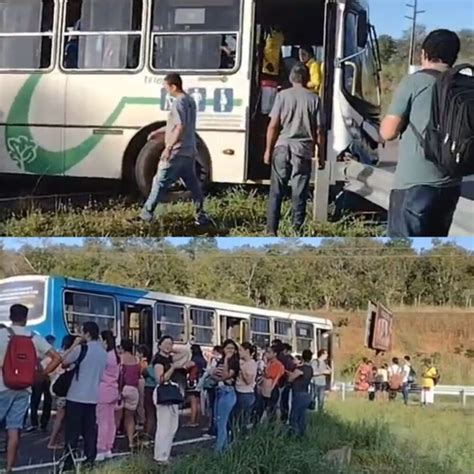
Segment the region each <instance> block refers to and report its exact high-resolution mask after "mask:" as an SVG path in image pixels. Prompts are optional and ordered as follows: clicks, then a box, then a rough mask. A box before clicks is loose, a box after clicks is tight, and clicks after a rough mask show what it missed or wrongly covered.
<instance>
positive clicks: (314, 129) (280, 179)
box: [264, 64, 323, 236]
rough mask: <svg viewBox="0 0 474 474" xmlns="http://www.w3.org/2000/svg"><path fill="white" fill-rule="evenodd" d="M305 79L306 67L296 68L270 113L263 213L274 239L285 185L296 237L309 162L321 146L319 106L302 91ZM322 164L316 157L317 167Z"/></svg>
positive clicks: (302, 213) (303, 213)
mask: <svg viewBox="0 0 474 474" xmlns="http://www.w3.org/2000/svg"><path fill="white" fill-rule="evenodd" d="M308 78H309V73H308V69H307V68H306V66H304V65H303V64H297V65H296V66H295V67H294V68H293V69H292V71H291V74H290V81H291V84H292V87H291V88H290V89H286V90H284V91H281V92H280V93H279V94H278V95H277V98H276V100H275V104H274V105H273V109H272V111H271V113H270V124H269V125H268V129H267V145H266V150H265V155H264V161H265V163H266V164H271V168H272V171H271V184H270V196H269V201H268V210H267V232H268V233H269V234H270V235H275V236H276V235H277V232H278V226H279V223H280V215H281V204H282V201H283V196H284V194H285V191H286V187H287V185H288V183H290V184H291V194H292V208H293V219H292V220H293V228H294V230H295V231H296V232H297V233H299V232H300V231H301V227H302V226H303V223H304V220H305V217H306V202H307V199H308V189H309V181H310V178H311V167H312V158H313V156H314V152H315V146H316V145H320V144H321V143H322V133H321V130H322V128H321V127H322V121H321V115H322V113H321V102H320V100H319V97H318V96H317V95H316V94H314V93H312V92H311V91H309V90H308V89H306V88H305V85H306V84H307V83H308ZM318 149H320V146H318ZM322 164H323V163H322V160H321V156H320V163H319V165H320V166H322Z"/></svg>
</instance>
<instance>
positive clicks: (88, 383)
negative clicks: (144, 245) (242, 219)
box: [0, 305, 331, 472]
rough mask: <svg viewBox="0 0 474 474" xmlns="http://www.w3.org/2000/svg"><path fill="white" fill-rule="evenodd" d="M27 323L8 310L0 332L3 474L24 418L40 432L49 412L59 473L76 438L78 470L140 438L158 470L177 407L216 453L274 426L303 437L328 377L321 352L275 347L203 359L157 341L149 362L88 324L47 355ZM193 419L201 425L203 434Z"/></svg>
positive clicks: (237, 349)
mask: <svg viewBox="0 0 474 474" xmlns="http://www.w3.org/2000/svg"><path fill="white" fill-rule="evenodd" d="M27 315H28V309H27V308H26V307H25V306H23V305H14V306H12V307H11V309H10V319H11V325H10V327H2V328H0V366H1V367H2V370H1V371H0V423H2V422H3V423H4V428H6V431H7V435H8V444H7V472H11V470H12V468H13V466H14V464H15V460H16V456H17V450H18V446H19V439H20V432H21V431H22V430H24V429H25V427H26V426H27V418H28V413H29V414H30V427H29V428H28V431H30V432H34V431H36V430H39V429H41V430H43V431H47V430H48V429H49V423H50V416H51V407H52V406H53V405H54V406H55V408H56V415H55V417H54V421H53V424H52V427H51V435H50V439H49V444H48V448H50V449H54V450H63V458H62V459H63V470H64V471H67V470H72V469H73V468H74V467H75V464H76V461H77V459H78V450H77V448H78V443H79V440H80V438H82V440H83V451H84V457H85V461H84V465H85V466H92V465H93V464H94V463H95V462H97V461H102V460H105V459H108V458H110V457H112V450H113V449H114V445H115V443H116V438H117V436H120V435H123V436H125V438H126V440H127V441H128V446H129V448H130V449H132V450H133V449H134V448H135V447H137V443H138V441H139V440H140V441H141V442H142V440H143V436H144V437H145V441H143V442H144V443H146V444H154V459H155V460H156V461H157V462H158V463H160V464H167V463H168V462H169V458H170V453H171V448H172V445H173V441H174V438H175V435H176V432H177V430H178V427H179V423H180V412H181V409H182V408H183V407H184V406H187V404H189V412H190V414H189V423H188V424H187V426H189V427H193V428H197V427H200V428H202V429H204V430H205V431H206V432H207V433H206V436H209V437H215V438H216V441H215V450H216V452H218V453H222V452H224V451H225V450H226V449H227V448H228V446H229V444H230V443H231V441H232V440H233V439H234V438H235V437H236V436H238V435H245V434H246V433H247V432H248V430H249V428H251V427H252V426H254V425H255V424H258V423H261V422H263V421H265V420H267V421H269V422H273V421H276V420H278V419H279V420H280V421H281V422H282V423H283V424H288V425H289V426H288V429H289V430H290V432H291V433H293V434H294V435H296V436H303V435H304V434H305V430H306V423H307V411H308V410H309V409H323V407H324V398H325V395H324V394H325V391H326V389H327V387H328V380H329V379H330V375H331V368H330V366H329V364H328V361H327V359H328V353H327V351H325V350H320V351H319V353H318V354H317V358H316V359H313V354H312V352H311V351H310V350H308V349H306V350H304V351H303V352H302V354H301V356H297V357H294V356H292V347H291V346H290V345H289V344H287V343H283V342H282V341H281V340H278V339H276V340H274V341H273V342H272V344H271V345H270V346H269V347H267V348H266V349H265V350H259V349H257V347H256V346H254V345H253V344H252V343H250V342H243V343H242V344H240V345H238V344H237V343H236V342H235V341H234V340H232V339H227V340H226V341H224V343H223V344H222V345H221V346H216V347H214V349H213V351H212V354H210V356H209V357H208V358H207V359H206V357H205V356H204V354H203V352H202V349H201V347H200V346H199V345H197V344H188V345H182V344H180V345H176V344H174V341H173V339H172V337H171V336H166V335H164V336H162V337H161V338H160V340H159V341H158V351H157V353H156V354H154V355H153V356H151V348H149V347H146V346H143V345H140V346H138V347H135V345H134V344H133V342H132V341H131V340H128V339H122V340H121V341H120V345H119V346H117V345H116V342H115V337H114V335H113V333H112V332H111V331H102V332H101V333H100V331H99V327H98V325H97V324H96V323H95V322H92V321H91V322H86V323H85V324H84V325H83V327H82V335H81V336H79V337H74V336H71V335H68V336H65V337H64V339H63V341H62V344H61V348H60V350H58V351H56V350H55V349H54V343H55V338H54V337H53V336H48V337H47V338H46V339H45V338H43V337H41V336H39V335H37V334H35V333H32V332H31V331H29V330H27V329H26V323H27ZM41 399H43V403H42V405H43V410H42V415H41V419H40V420H39V422H38V407H39V405H40V403H41ZM203 402H204V403H203ZM203 406H204V407H207V409H206V412H207V413H202V407H203ZM203 415H208V416H206V419H208V420H209V423H208V425H206V426H203V421H204V420H203ZM142 435H143V436H142Z"/></svg>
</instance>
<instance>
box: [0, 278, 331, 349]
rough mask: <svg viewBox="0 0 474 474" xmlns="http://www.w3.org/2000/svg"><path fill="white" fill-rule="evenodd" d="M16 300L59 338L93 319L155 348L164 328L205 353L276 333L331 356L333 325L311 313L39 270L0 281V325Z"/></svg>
mask: <svg viewBox="0 0 474 474" xmlns="http://www.w3.org/2000/svg"><path fill="white" fill-rule="evenodd" d="M16 303H21V304H24V305H26V306H27V307H28V308H29V315H28V326H29V327H31V329H32V330H34V331H36V332H38V333H39V334H41V335H43V336H46V335H47V334H53V335H54V336H56V338H57V340H58V341H60V340H61V339H62V338H63V337H64V336H65V335H66V334H78V333H79V332H80V329H81V326H82V324H83V323H84V322H86V321H95V322H96V323H97V324H98V325H99V327H100V329H101V330H104V329H110V330H112V331H113V332H114V333H115V334H116V335H117V338H118V341H120V339H124V338H127V339H131V340H132V341H133V342H134V344H136V345H139V344H146V345H147V346H148V347H150V348H152V350H153V351H156V348H157V344H156V343H157V341H158V339H159V338H160V337H161V335H163V334H169V335H171V336H172V337H173V338H174V339H175V341H176V342H178V343H183V344H184V343H187V342H189V341H194V342H195V343H196V344H199V345H201V346H202V348H203V350H204V351H205V352H209V351H210V350H212V347H213V346H214V345H216V344H219V343H222V342H223V341H224V340H225V339H227V338H229V337H230V338H232V339H234V340H235V341H237V342H239V343H241V342H243V341H246V340H249V341H252V342H253V343H254V344H255V345H257V346H258V347H259V348H262V349H263V348H264V347H266V346H267V345H269V344H270V342H271V340H273V339H277V338H278V339H281V340H282V341H283V342H287V343H289V344H291V346H292V347H293V348H294V351H295V353H301V352H302V351H303V350H304V349H310V350H311V351H312V352H313V353H316V352H317V351H318V350H320V349H326V350H327V351H328V352H329V354H330V356H331V355H332V331H333V324H332V322H331V321H330V320H328V319H323V318H318V317H314V316H307V315H299V314H293V313H288V312H282V311H272V310H268V309H263V308H252V307H246V306H240V305H234V304H227V303H220V302H217V301H211V300H203V299H197V298H188V297H184V296H176V295H169V294H165V293H159V292H155V291H149V290H137V289H132V288H123V287H120V286H114V285H108V284H104V283H96V282H91V281H84V280H77V279H74V278H64V277H58V276H40V275H24V276H15V277H10V278H5V279H2V280H0V323H3V324H8V322H9V309H10V306H11V305H13V304H16Z"/></svg>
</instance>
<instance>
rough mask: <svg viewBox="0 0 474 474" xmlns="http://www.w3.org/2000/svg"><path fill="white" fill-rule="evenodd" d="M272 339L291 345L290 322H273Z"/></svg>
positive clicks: (291, 327) (291, 326)
mask: <svg viewBox="0 0 474 474" xmlns="http://www.w3.org/2000/svg"><path fill="white" fill-rule="evenodd" d="M274 339H280V341H282V342H286V343H287V344H290V345H292V344H293V324H292V323H291V321H278V320H275V331H274Z"/></svg>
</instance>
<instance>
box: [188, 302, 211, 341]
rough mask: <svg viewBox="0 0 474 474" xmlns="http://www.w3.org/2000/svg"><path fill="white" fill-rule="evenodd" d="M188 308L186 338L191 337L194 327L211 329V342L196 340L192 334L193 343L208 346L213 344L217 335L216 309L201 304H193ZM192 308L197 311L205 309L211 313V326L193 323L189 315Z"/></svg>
mask: <svg viewBox="0 0 474 474" xmlns="http://www.w3.org/2000/svg"><path fill="white" fill-rule="evenodd" d="M187 310H188V320H189V331H188V340H189V338H190V337H191V332H192V330H193V329H194V328H198V329H212V340H211V342H202V341H198V340H197V339H196V336H193V337H194V341H195V342H194V343H195V344H199V345H200V346H209V345H215V341H216V335H217V328H216V321H217V311H216V310H215V309H213V308H207V307H203V306H195V305H191V306H189V307H188V308H187ZM192 310H197V311H207V312H209V313H212V315H213V316H212V317H213V320H212V326H201V325H198V324H194V323H193V320H192V317H191V311H192Z"/></svg>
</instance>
